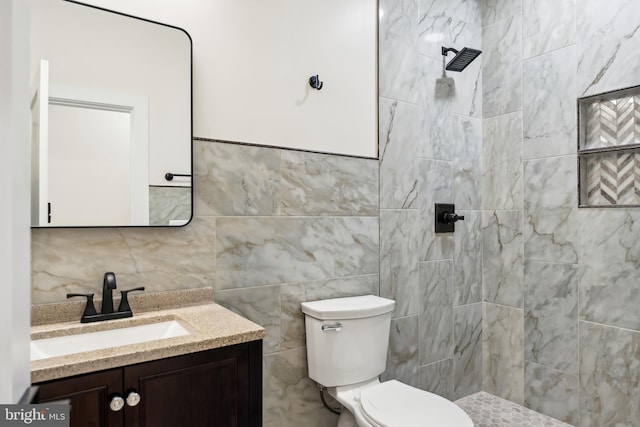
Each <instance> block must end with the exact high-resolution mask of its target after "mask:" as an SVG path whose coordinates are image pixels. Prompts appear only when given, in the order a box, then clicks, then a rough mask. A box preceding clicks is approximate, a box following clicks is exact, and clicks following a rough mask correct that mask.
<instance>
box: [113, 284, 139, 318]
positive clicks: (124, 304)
mask: <svg viewBox="0 0 640 427" xmlns="http://www.w3.org/2000/svg"><path fill="white" fill-rule="evenodd" d="M133 291H144V286H140V287H139V288H133V289H128V290H126V291H120V293H121V294H122V299H121V300H120V305H119V306H118V312H124V311H131V307H130V306H129V298H128V295H129V292H133Z"/></svg>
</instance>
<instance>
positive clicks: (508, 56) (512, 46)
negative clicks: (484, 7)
mask: <svg viewBox="0 0 640 427" xmlns="http://www.w3.org/2000/svg"><path fill="white" fill-rule="evenodd" d="M510 1H513V0H510ZM517 3H520V2H519V1H518V2H517ZM482 44H483V46H484V51H483V53H482V55H483V58H482V115H483V117H485V118H486V117H494V116H498V115H501V114H506V113H512V112H514V111H520V110H522V50H521V49H520V46H522V20H521V17H520V15H518V16H510V17H508V18H506V19H504V20H501V21H497V22H495V23H494V24H491V25H489V26H485V27H484V28H483V31H482Z"/></svg>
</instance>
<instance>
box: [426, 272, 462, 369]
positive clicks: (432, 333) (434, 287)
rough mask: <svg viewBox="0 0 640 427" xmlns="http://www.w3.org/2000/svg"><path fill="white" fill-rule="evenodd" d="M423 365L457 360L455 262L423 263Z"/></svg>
mask: <svg viewBox="0 0 640 427" xmlns="http://www.w3.org/2000/svg"><path fill="white" fill-rule="evenodd" d="M420 302H421V307H420V365H427V364H429V363H433V362H436V361H438V360H443V359H447V358H451V356H453V346H454V342H453V306H452V303H453V261H451V260H444V261H429V262H421V263H420Z"/></svg>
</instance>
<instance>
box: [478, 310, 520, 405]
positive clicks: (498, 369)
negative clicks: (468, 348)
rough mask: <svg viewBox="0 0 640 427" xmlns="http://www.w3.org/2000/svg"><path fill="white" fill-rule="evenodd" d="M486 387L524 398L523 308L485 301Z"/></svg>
mask: <svg viewBox="0 0 640 427" xmlns="http://www.w3.org/2000/svg"><path fill="white" fill-rule="evenodd" d="M482 321H483V332H482V334H483V339H482V364H483V375H482V381H483V390H484V391H487V392H488V393H491V394H495V395H496V396H498V397H502V398H504V399H508V400H511V401H512V402H515V403H518V404H520V405H521V404H522V403H523V402H524V360H523V353H522V346H523V342H522V339H523V311H522V309H520V308H511V307H505V306H500V305H496V304H491V303H484V313H483V320H482Z"/></svg>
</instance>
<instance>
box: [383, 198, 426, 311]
mask: <svg viewBox="0 0 640 427" xmlns="http://www.w3.org/2000/svg"><path fill="white" fill-rule="evenodd" d="M418 230H419V229H418V212H417V211H415V210H394V211H391V210H383V211H380V296H382V297H384V298H390V299H393V300H395V302H396V307H395V311H394V317H403V316H407V315H412V314H418V313H419V310H420V300H419V274H418Z"/></svg>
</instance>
